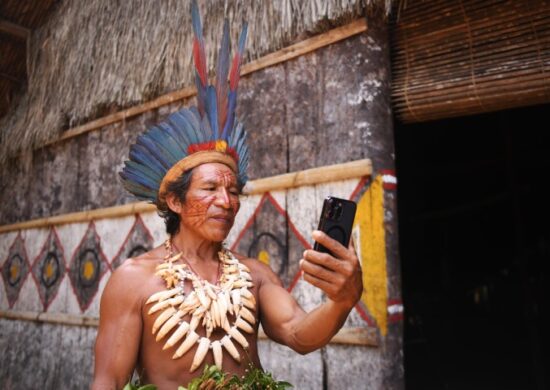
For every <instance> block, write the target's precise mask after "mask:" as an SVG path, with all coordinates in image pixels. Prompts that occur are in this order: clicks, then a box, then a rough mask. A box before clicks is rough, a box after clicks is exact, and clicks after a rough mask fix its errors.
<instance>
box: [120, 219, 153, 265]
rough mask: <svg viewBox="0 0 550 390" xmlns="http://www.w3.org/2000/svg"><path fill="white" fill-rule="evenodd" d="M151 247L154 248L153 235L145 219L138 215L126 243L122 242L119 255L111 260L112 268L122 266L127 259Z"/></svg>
mask: <svg viewBox="0 0 550 390" xmlns="http://www.w3.org/2000/svg"><path fill="white" fill-rule="evenodd" d="M151 249H153V236H152V235H151V233H150V232H149V229H147V227H146V226H145V224H144V223H143V220H142V219H141V218H140V217H139V216H138V217H136V222H135V223H134V225H133V226H132V229H131V230H130V233H128V236H127V237H126V240H125V241H124V244H122V246H121V247H120V250H119V251H118V253H117V255H116V256H115V258H114V259H113V261H112V262H111V268H112V269H113V270H115V269H116V268H118V267H120V265H121V264H122V263H123V262H124V261H125V260H126V259H130V258H133V257H137V256H139V255H141V254H142V253H145V252H148V251H150V250H151Z"/></svg>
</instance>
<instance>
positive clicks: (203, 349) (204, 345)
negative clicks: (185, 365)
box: [189, 337, 210, 372]
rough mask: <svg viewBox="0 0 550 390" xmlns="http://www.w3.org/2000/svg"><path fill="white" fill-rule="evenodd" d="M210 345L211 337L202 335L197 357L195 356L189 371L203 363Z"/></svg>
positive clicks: (196, 353)
mask: <svg viewBox="0 0 550 390" xmlns="http://www.w3.org/2000/svg"><path fill="white" fill-rule="evenodd" d="M208 347H210V339H208V338H206V337H202V338H201V340H200V342H199V347H198V348H197V352H195V357H194V358H193V363H192V364H191V369H190V370H189V372H193V371H195V370H196V369H197V368H199V367H200V365H201V364H202V362H203V360H204V357H205V356H206V353H207V352H208Z"/></svg>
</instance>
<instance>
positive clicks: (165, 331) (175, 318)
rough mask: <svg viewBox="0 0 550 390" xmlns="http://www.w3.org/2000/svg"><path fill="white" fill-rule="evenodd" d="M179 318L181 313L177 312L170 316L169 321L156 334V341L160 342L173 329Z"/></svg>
mask: <svg viewBox="0 0 550 390" xmlns="http://www.w3.org/2000/svg"><path fill="white" fill-rule="evenodd" d="M180 318H181V313H180V312H179V311H178V312H176V313H175V314H174V315H172V317H170V319H169V320H168V321H166V322H165V323H164V325H162V326H161V327H160V330H159V332H158V333H157V337H156V341H160V340H162V338H163V337H164V336H166V335H167V334H168V332H170V331H171V330H172V329H174V328H175V327H176V325H177V324H178V323H179V322H180Z"/></svg>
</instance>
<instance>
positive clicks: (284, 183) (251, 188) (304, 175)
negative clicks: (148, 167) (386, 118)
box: [0, 159, 372, 233]
mask: <svg viewBox="0 0 550 390" xmlns="http://www.w3.org/2000/svg"><path fill="white" fill-rule="evenodd" d="M371 174H372V163H371V161H370V160H369V159H363V160H357V161H351V162H347V163H342V164H335V165H327V166H324V167H318V168H312V169H306V170H303V171H298V172H292V173H286V174H284V175H277V176H271V177H267V178H264V179H258V180H251V181H249V182H248V183H247V184H246V186H245V188H244V189H243V193H244V195H252V194H261V193H265V192H269V191H277V190H285V189H289V188H294V187H301V186H306V185H315V184H321V183H328V182H331V181H339V180H347V179H353V178H356V177H363V176H369V175H371ZM155 210H156V206H154V205H152V204H150V203H147V202H135V203H129V204H125V205H120V206H113V207H105V208H101V209H95V210H88V211H79V212H75V213H67V214H62V215H56V216H53V217H45V218H39V219H33V220H31V221H24V222H17V223H13V224H9V225H3V226H0V233H6V232H10V231H15V230H25V229H38V228H45V227H48V226H56V225H64V224H68V223H78V222H87V221H94V220H98V219H106V218H120V217H124V216H127V215H133V214H139V213H146V212H153V211H155Z"/></svg>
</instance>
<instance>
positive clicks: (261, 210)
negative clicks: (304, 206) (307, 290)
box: [231, 193, 311, 290]
mask: <svg viewBox="0 0 550 390" xmlns="http://www.w3.org/2000/svg"><path fill="white" fill-rule="evenodd" d="M310 247H311V246H310V245H309V243H308V242H307V241H306V240H305V239H304V238H303V237H302V235H301V234H300V233H299V232H298V231H297V230H296V228H295V227H294V224H293V223H292V221H290V219H289V218H288V215H287V213H286V211H285V210H284V209H283V208H282V207H281V206H280V205H279V204H278V203H277V201H276V200H275V199H274V198H273V197H272V196H271V195H270V194H269V193H266V194H264V196H263V197H262V199H261V200H260V204H259V205H258V207H257V208H256V210H255V212H254V214H253V215H252V217H251V218H250V219H249V220H248V222H247V223H246V225H245V226H244V228H243V229H242V230H241V233H240V234H239V236H238V238H237V240H236V241H235V242H234V243H233V245H232V246H231V249H232V250H235V251H236V252H239V253H243V254H246V255H247V256H248V257H251V258H256V259H258V260H260V261H262V262H264V263H265V264H268V265H269V266H270V267H271V269H272V270H273V271H274V272H275V273H276V274H277V275H278V276H279V278H281V281H282V282H283V285H284V286H285V287H286V288H287V289H289V290H292V288H293V287H294V285H295V284H296V280H297V277H298V276H299V272H298V271H299V269H298V261H291V260H290V259H294V260H296V259H300V258H301V257H302V253H303V252H304V250H305V249H307V248H310Z"/></svg>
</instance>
